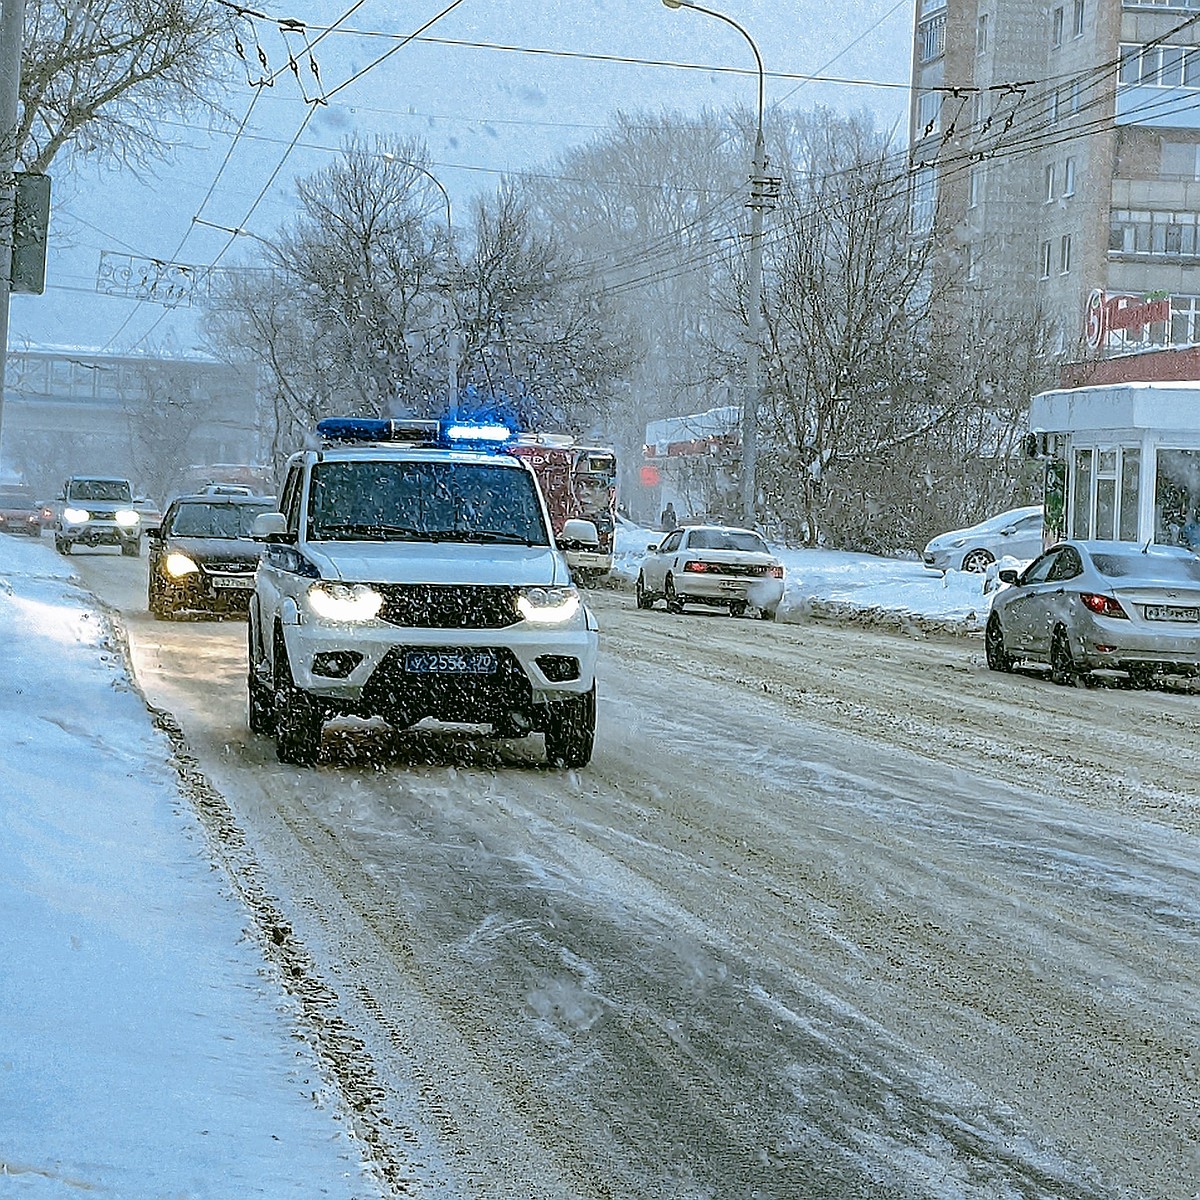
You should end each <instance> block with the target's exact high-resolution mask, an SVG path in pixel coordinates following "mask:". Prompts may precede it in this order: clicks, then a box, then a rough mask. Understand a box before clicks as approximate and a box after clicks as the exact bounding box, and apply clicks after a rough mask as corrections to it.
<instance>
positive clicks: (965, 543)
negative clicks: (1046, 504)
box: [921, 504, 1043, 574]
mask: <svg viewBox="0 0 1200 1200" xmlns="http://www.w3.org/2000/svg"><path fill="white" fill-rule="evenodd" d="M1042 550H1043V545H1042V506H1041V505H1040V504H1036V505H1030V506H1029V507H1027V508H1010V509H1009V510H1008V511H1007V512H1002V513H1000V514H998V515H997V516H994V517H989V518H988V519H987V520H986V521H980V522H979V524H978V525H968V526H967V527H966V528H965V529H952V530H950V532H949V533H939V534H938V536H937V537H935V538H932V539H931V540H930V542H929V544H928V545H927V546H926V547H925V549H924V551H923V552H922V555H921V559H922V561H923V562H924V563H925V565H926V566H927V567H928V568H929V569H930V570H931V571H941V572H942V573H943V574H944V573H945V572H946V571H976V572H981V571H986V570H987V569H988V567H990V566H991V565H992V563H994V562H995V561H996V560H997V559H1000V558H1019V559H1024V560H1026V561H1028V560H1029V559H1031V558H1034V557H1035V556H1036V555H1038V554H1041V552H1042Z"/></svg>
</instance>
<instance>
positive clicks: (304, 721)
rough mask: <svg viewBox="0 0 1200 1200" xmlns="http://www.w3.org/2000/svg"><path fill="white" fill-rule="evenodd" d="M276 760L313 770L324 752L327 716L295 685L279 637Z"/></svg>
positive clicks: (277, 655) (276, 660)
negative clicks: (321, 752)
mask: <svg viewBox="0 0 1200 1200" xmlns="http://www.w3.org/2000/svg"><path fill="white" fill-rule="evenodd" d="M274 709H275V757H276V758H277V759H279V761H280V762H282V763H291V764H292V765H293V766H297V767H311V766H312V765H313V764H314V763H315V762H316V761H317V755H318V754H319V753H320V750H321V727H322V726H323V725H324V724H325V715H324V713H323V711H322V710H321V708H320V706H319V705H318V704H317V702H316V701H315V700H313V698H312V697H311V696H310V695H308V694H307V693H306V692H304V691H302V690H301V689H300V688H298V687H297V686H296V685H295V684H294V683H293V682H292V668H291V665H290V664H289V663H288V659H287V651H286V650H285V649H284V646H283V639H282V637H280V638H279V639H278V641H277V644H276V647H275V696H274Z"/></svg>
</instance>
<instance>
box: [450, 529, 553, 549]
mask: <svg viewBox="0 0 1200 1200" xmlns="http://www.w3.org/2000/svg"><path fill="white" fill-rule="evenodd" d="M454 536H455V538H457V539H458V540H459V541H460V542H487V543H499V544H501V545H505V546H536V545H538V544H539V543H537V542H535V541H534V540H533V539H532V538H531V537H529V535H528V534H521V533H510V532H508V530H505V529H460V530H458V531H457V532H456V533H455V534H454Z"/></svg>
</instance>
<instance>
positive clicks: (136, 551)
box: [121, 538, 142, 558]
mask: <svg viewBox="0 0 1200 1200" xmlns="http://www.w3.org/2000/svg"><path fill="white" fill-rule="evenodd" d="M121 553H122V554H123V555H125V557H126V558H141V557H142V541H141V538H139V539H138V540H137V541H136V542H122V543H121Z"/></svg>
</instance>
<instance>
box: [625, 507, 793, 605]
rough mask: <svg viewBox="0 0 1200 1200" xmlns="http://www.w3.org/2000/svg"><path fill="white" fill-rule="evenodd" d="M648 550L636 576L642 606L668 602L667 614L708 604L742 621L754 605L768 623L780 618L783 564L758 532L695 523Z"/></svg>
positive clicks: (638, 601)
mask: <svg viewBox="0 0 1200 1200" xmlns="http://www.w3.org/2000/svg"><path fill="white" fill-rule="evenodd" d="M647 550H648V551H649V553H648V554H647V555H646V557H645V559H644V560H643V561H642V567H641V570H640V571H639V572H638V578H637V606H638V608H653V607H654V603H655V601H656V600H665V601H666V604H667V612H675V613H678V612H682V611H683V606H684V605H685V604H705V605H710V606H716V607H720V608H728V610H729V615H730V616H732V617H740V616H742V615H743V614H744V613H745V611H746V609H747V608H750V607H754V608H757V609H758V613H759V616H760V617H762V618H763V620H766V621H773V620H774V619H775V613H776V610H777V609H778V608H779V602H780V600H782V599H783V564H782V563H781V562H780V561H779V559H777V558H776V557H775V556H774V555H773V554H772V553H771V551H770V550H769V549H768V548H767V543H766V542H764V541H763V539H762V537H761V536H760V535H759V534H757V533H755V532H754V530H752V529H732V528H730V527H728V526H725V525H693V526H689V527H687V528H685V529H676V530H675V531H674V532H672V533H668V534H667V536H666V537H664V538H663V540H662V541H661V542H658V543H657V544H654V545H651V546H648V547H647Z"/></svg>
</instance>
